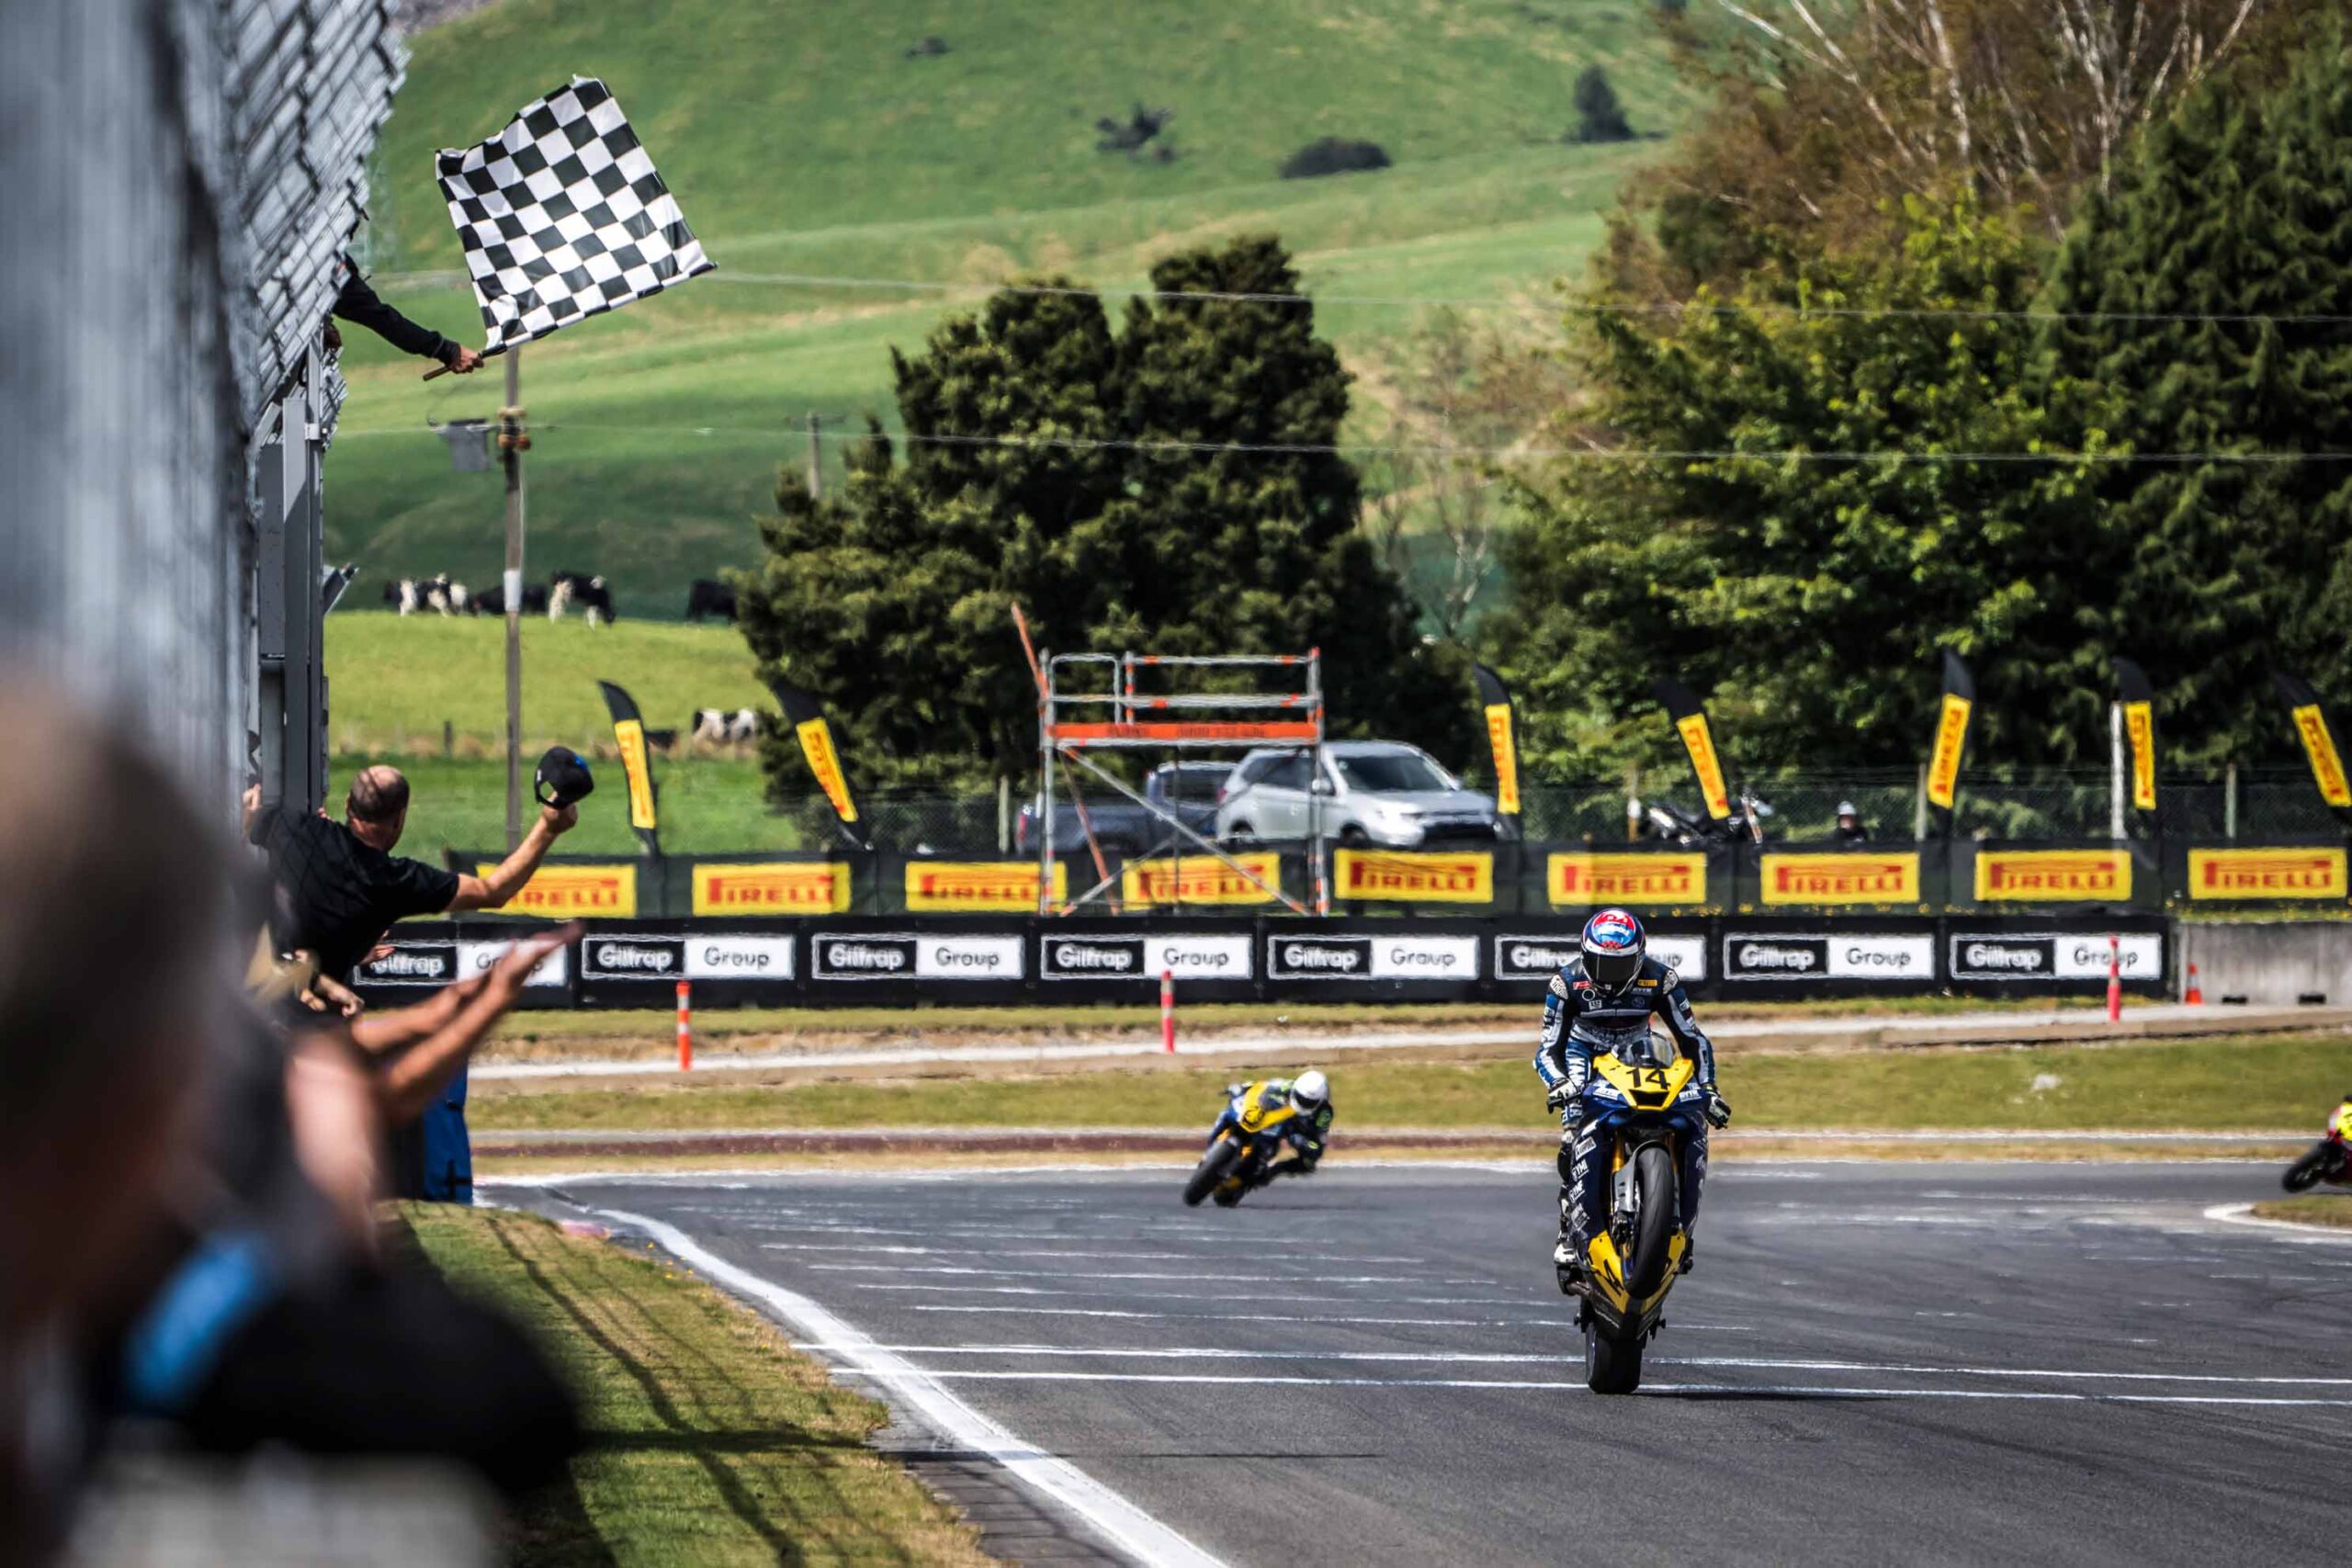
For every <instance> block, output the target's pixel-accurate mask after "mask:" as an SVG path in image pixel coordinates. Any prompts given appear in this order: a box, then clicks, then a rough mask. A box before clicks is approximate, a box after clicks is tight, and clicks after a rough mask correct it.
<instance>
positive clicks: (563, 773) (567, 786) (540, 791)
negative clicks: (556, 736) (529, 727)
mask: <svg viewBox="0 0 2352 1568" xmlns="http://www.w3.org/2000/svg"><path fill="white" fill-rule="evenodd" d="M595 790H596V781H595V779H594V777H593V776H591V775H590V773H589V772H588V763H587V761H586V759H584V758H582V756H581V755H580V753H579V752H577V751H575V750H572V749H571V747H569V746H550V747H548V749H547V754H546V755H545V756H543V757H541V758H540V759H539V765H538V766H537V768H535V769H534V770H532V773H531V793H532V794H534V795H537V796H538V797H539V804H540V805H541V806H570V805H572V804H573V803H574V802H577V801H581V800H585V799H586V798H587V797H588V796H589V795H593V794H594V793H595Z"/></svg>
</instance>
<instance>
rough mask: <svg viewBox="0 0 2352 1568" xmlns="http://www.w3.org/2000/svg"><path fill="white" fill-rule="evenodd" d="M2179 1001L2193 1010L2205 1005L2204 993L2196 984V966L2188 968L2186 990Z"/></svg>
mask: <svg viewBox="0 0 2352 1568" xmlns="http://www.w3.org/2000/svg"><path fill="white" fill-rule="evenodd" d="M2180 999H2181V1000H2182V1001H2184V1002H2187V1003H2188V1005H2189V1006H2190V1007H2193V1008H2201V1007H2203V1006H2204V1005H2205V993H2204V991H2203V990H2202V989H2200V988H2199V986H2198V984H2197V965H2196V964H2190V965H2189V966H2188V991H2187V993H2186V994H2184V995H2183V996H2182V997H2181V998H2180Z"/></svg>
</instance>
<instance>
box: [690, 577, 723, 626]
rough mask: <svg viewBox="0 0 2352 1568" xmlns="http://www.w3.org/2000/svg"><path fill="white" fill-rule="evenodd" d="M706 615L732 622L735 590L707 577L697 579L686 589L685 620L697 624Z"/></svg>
mask: <svg viewBox="0 0 2352 1568" xmlns="http://www.w3.org/2000/svg"><path fill="white" fill-rule="evenodd" d="M706 615H716V616H718V618H719V619H720V620H722V621H732V620H734V618H735V590H733V589H732V588H729V587H728V586H727V584H725V583H723V582H713V581H711V580H710V579H709V578H707V577H697V578H695V580H694V581H693V582H692V583H690V584H689V585H688V586H687V588H686V619H688V620H690V621H694V622H696V623H699V622H700V621H701V620H702V619H703V617H705V616H706Z"/></svg>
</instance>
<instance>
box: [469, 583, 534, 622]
mask: <svg viewBox="0 0 2352 1568" xmlns="http://www.w3.org/2000/svg"><path fill="white" fill-rule="evenodd" d="M474 604H475V607H476V608H478V609H479V610H480V611H481V613H482V614H483V615H504V614H506V589H505V587H504V585H503V584H500V583H492V584H491V586H489V587H488V588H485V589H483V590H482V591H481V592H479V593H477V594H475V595H474ZM547 607H548V591H547V590H546V589H544V588H542V587H540V586H539V585H538V584H537V583H536V582H526V583H525V584H523V614H525V615H541V614H543V613H545V611H546V610H547Z"/></svg>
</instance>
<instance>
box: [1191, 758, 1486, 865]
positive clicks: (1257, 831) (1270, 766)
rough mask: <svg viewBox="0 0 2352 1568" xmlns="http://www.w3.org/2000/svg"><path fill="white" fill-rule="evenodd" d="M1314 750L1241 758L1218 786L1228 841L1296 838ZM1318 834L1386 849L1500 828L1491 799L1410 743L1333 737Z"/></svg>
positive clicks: (1222, 833) (1220, 833)
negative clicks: (1467, 785) (1469, 787)
mask: <svg viewBox="0 0 2352 1568" xmlns="http://www.w3.org/2000/svg"><path fill="white" fill-rule="evenodd" d="M1314 764H1315V753H1314V752H1313V751H1308V750H1290V749H1287V748H1261V749H1260V750H1255V751H1252V752H1250V754H1249V755H1248V756H1246V757H1244V758H1242V759H1241V764H1240V766H1238V767H1237V768H1235V769H1234V770H1233V776H1232V777H1230V778H1228V779H1227V780H1226V781H1225V786H1224V788H1223V789H1221V790H1220V791H1218V793H1217V806H1216V835H1217V837H1218V838H1220V839H1224V840H1227V841H1230V842H1236V843H1239V842H1247V841H1250V840H1284V839H1304V838H1306V829H1307V819H1308V818H1307V801H1308V797H1309V794H1310V784H1311V783H1312V780H1313V775H1314ZM1314 793H1319V794H1321V795H1323V812H1322V817H1323V823H1322V826H1323V836H1324V837H1325V838H1327V839H1336V840H1339V841H1340V842H1341V843H1347V844H1381V845H1385V846H1386V847H1388V848H1390V849H1399V850H1409V849H1419V848H1421V847H1422V846H1424V845H1439V844H1467V843H1478V844H1490V843H1492V842H1494V841H1495V840H1496V839H1497V838H1498V837H1500V836H1501V831H1500V829H1499V827H1498V821H1497V818H1496V816H1495V803H1494V801H1493V800H1492V799H1491V798H1489V797H1488V796H1487V795H1480V794H1478V793H1477V792H1476V791H1475V790H1466V789H1464V788H1463V787H1462V781H1461V780H1459V779H1457V778H1455V777H1454V776H1453V774H1452V773H1447V772H1446V771H1445V770H1444V769H1443V768H1441V767H1439V766H1438V765H1437V762H1436V761H1435V760H1434V759H1432V758H1431V757H1430V754H1429V753H1428V752H1426V751H1424V750H1421V749H1420V748H1419V747H1418V746H1407V745H1405V744H1403V743H1401V742H1399V741H1395V740H1335V741H1332V742H1330V743H1329V744H1328V745H1326V746H1325V747H1324V748H1323V779H1322V784H1321V787H1320V789H1318V790H1316V791H1314Z"/></svg>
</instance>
